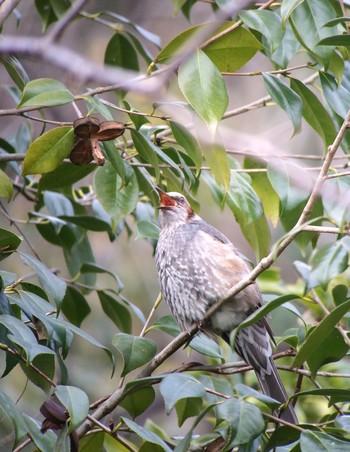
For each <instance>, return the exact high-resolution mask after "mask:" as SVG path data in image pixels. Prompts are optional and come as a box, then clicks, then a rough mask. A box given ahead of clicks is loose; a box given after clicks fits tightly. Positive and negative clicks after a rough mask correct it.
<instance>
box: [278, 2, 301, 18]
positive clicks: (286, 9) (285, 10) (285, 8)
mask: <svg viewBox="0 0 350 452" xmlns="http://www.w3.org/2000/svg"><path fill="white" fill-rule="evenodd" d="M303 1H304V0H284V1H283V2H282V4H281V17H282V20H283V22H284V23H285V22H287V20H288V19H289V16H290V15H291V14H292V12H293V11H294V10H295V8H296V7H297V6H299V5H300V4H301V3H303Z"/></svg>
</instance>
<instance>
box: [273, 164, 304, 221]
mask: <svg viewBox="0 0 350 452" xmlns="http://www.w3.org/2000/svg"><path fill="white" fill-rule="evenodd" d="M302 173H303V169H302V168H301V167H299V166H298V167H297V166H296V165H293V164H291V163H287V162H285V161H283V160H278V162H276V161H272V162H271V163H269V164H268V166H267V177H268V179H269V181H270V183H271V185H272V187H273V188H274V190H275V191H276V193H277V194H278V197H279V198H280V200H281V204H282V213H283V212H284V211H286V212H288V211H290V210H292V209H294V208H295V207H297V206H299V205H300V204H301V203H302V202H303V201H305V199H306V198H307V197H308V196H309V193H310V190H311V186H310V179H309V178H307V177H308V176H306V173H305V176H304V177H302V176H301V174H302ZM301 181H302V184H303V186H300V185H301V184H300V182H301Z"/></svg>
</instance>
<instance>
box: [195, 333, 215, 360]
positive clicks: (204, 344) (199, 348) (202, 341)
mask: <svg viewBox="0 0 350 452" xmlns="http://www.w3.org/2000/svg"><path fill="white" fill-rule="evenodd" d="M189 346H190V347H191V348H192V349H193V350H196V352H198V353H201V354H202V355H206V356H211V357H212V358H218V359H223V356H222V353H221V350H220V347H219V346H218V344H217V343H216V342H215V341H214V339H212V338H211V337H209V336H207V335H205V334H196V335H195V336H194V337H193V338H192V339H191V342H190V343H189Z"/></svg>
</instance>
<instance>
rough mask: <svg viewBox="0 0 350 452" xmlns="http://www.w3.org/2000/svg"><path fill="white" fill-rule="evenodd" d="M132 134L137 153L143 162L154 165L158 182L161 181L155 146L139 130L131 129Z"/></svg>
mask: <svg viewBox="0 0 350 452" xmlns="http://www.w3.org/2000/svg"><path fill="white" fill-rule="evenodd" d="M130 132H131V137H132V140H133V142H134V145H135V148H136V150H137V152H138V153H139V155H140V157H141V158H142V159H143V160H145V161H146V162H148V163H150V164H151V165H152V168H153V170H154V172H155V175H156V180H157V181H159V178H160V172H159V163H158V158H157V153H156V151H155V146H154V145H153V144H152V143H151V141H149V140H148V139H147V138H146V137H145V136H144V135H143V134H142V133H141V132H139V131H138V130H133V129H131V130H130Z"/></svg>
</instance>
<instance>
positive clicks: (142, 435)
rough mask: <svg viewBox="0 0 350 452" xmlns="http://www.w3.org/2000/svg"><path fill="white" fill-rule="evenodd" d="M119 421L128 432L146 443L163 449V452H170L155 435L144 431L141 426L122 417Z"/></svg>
mask: <svg viewBox="0 0 350 452" xmlns="http://www.w3.org/2000/svg"><path fill="white" fill-rule="evenodd" d="M121 420H122V421H123V422H124V423H125V424H126V425H127V426H128V427H129V429H130V430H132V431H133V432H135V433H136V435H138V436H139V437H140V438H142V439H143V440H144V441H148V442H150V443H152V444H156V445H158V446H160V447H162V448H163V450H164V451H165V452H171V449H170V447H169V446H167V444H166V443H165V442H164V441H163V440H162V439H161V438H160V437H159V436H158V435H156V434H155V433H153V432H151V431H150V430H148V429H146V428H145V427H141V425H138V424H136V422H133V421H132V420H130V419H127V418H125V417H122V418H121Z"/></svg>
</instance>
